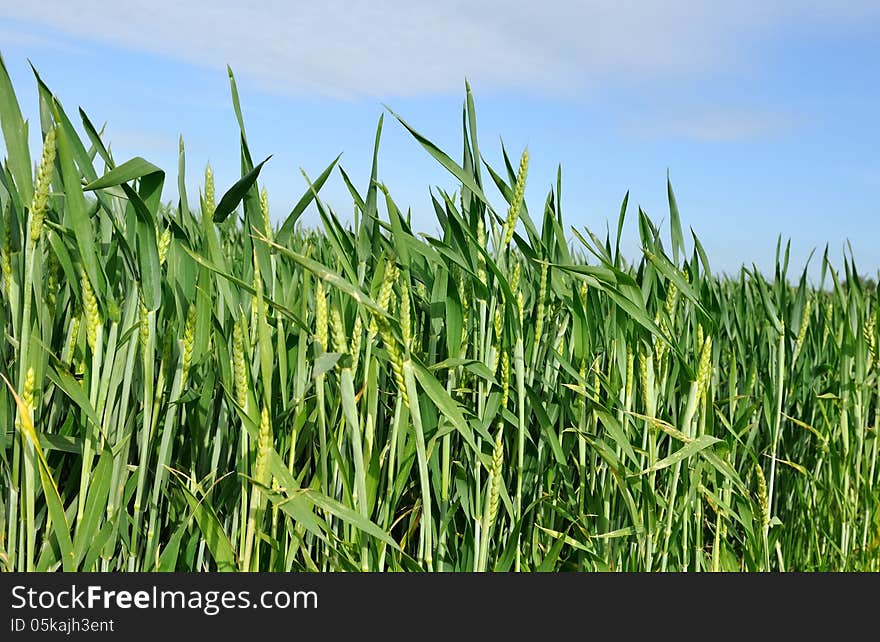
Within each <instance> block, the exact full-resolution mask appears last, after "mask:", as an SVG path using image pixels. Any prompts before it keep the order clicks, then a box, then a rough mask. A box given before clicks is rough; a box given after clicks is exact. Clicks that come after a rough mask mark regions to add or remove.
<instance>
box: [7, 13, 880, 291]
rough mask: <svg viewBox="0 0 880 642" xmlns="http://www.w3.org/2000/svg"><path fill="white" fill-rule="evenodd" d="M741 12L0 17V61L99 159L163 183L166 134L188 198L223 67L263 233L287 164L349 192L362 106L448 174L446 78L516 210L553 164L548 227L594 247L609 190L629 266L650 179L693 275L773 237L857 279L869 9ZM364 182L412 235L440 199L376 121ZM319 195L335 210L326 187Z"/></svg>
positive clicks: (228, 155)
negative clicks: (134, 165)
mask: <svg viewBox="0 0 880 642" xmlns="http://www.w3.org/2000/svg"><path fill="white" fill-rule="evenodd" d="M179 4H184V5H185V7H184V8H181V7H180V6H178V5H179ZM765 4H769V3H763V2H757V1H753V0H745V1H744V2H738V3H725V4H724V5H721V4H720V3H717V4H716V3H706V2H694V1H692V0H678V1H672V2H662V3H661V2H648V1H643V2H637V1H630V2H615V3H609V2H580V3H573V2H559V1H557V0H544V1H543V2H541V3H534V2H520V1H519V0H508V1H506V2H498V1H488V2H479V3H474V2H470V3H468V2H444V3H439V2H431V3H427V2H412V1H411V2H404V1H403V0H382V1H374V2H325V3H314V2H310V3H297V2H269V3H265V4H263V5H262V7H261V8H260V10H259V11H257V10H256V9H251V8H248V7H245V6H244V3H234V2H226V1H225V0H214V1H212V2H210V3H208V2H201V1H198V2H188V3H172V2H169V1H167V0H152V1H151V2H146V1H143V2H142V1H135V2H116V3H111V2H106V1H103V0H95V1H93V0H79V1H78V2H76V3H66V2H57V1H56V0H44V1H43V2H40V3H34V4H32V5H31V6H25V5H24V3H21V2H8V1H7V0H0V52H2V54H3V56H4V59H5V61H6V64H7V66H8V68H9V71H10V73H11V75H12V79H13V83H14V84H15V86H16V89H17V91H18V94H19V99H20V101H21V102H22V103H23V107H24V109H25V112H26V114H27V115H28V116H29V117H30V118H31V119H35V118H36V89H35V84H34V82H33V77H32V75H31V72H30V69H29V67H28V65H27V61H28V60H30V61H32V62H33V64H34V65H35V66H36V68H37V69H38V70H39V72H40V74H41V75H42V77H43V78H44V80H45V81H46V82H47V84H48V85H49V86H50V87H51V88H52V89H53V91H54V92H55V93H56V94H57V95H58V96H59V97H60V98H61V100H62V102H63V103H64V105H65V107H66V109H67V110H68V112H71V113H74V114H75V108H76V107H77V106H82V107H83V108H84V109H85V111H86V112H87V113H88V114H89V116H90V117H91V119H92V120H93V121H94V122H96V123H104V122H106V123H107V133H108V139H109V140H110V141H111V143H112V146H113V150H114V155H115V156H116V158H117V160H118V161H121V160H124V159H126V158H128V157H131V156H134V155H139V156H144V157H146V158H147V159H148V160H151V161H152V162H154V163H156V164H158V165H160V166H162V167H164V168H166V169H167V170H168V171H169V172H170V173H172V175H174V172H176V166H177V140H178V136H179V135H181V134H182V135H183V137H184V141H185V144H186V148H187V158H188V172H189V177H190V180H189V181H188V183H189V184H190V185H191V186H192V187H191V188H190V189H191V190H192V191H193V192H195V190H196V189H197V186H196V185H197V183H196V181H197V180H199V176H200V175H201V172H202V170H203V168H204V165H205V163H206V162H209V161H210V163H211V164H212V166H213V167H214V169H215V174H216V176H217V182H218V191H222V190H223V189H225V188H226V187H228V186H229V185H231V183H232V182H234V180H235V179H236V177H237V172H238V169H239V168H238V134H237V128H236V124H235V120H234V114H233V112H232V108H231V102H230V100H229V89H228V83H227V79H226V74H225V65H226V64H227V63H228V64H230V65H231V66H232V68H233V69H234V71H235V72H236V77H237V80H238V83H239V90H240V93H241V95H242V106H243V110H244V117H245V123H246V126H247V129H248V138H249V142H250V145H251V149H252V152H253V154H254V156H255V157H260V158H262V157H264V156H266V155H269V154H273V155H274V156H273V158H272V160H271V161H270V162H269V163H268V165H267V166H266V168H265V170H264V173H263V175H262V177H261V179H262V182H264V183H265V185H266V187H267V188H268V191H269V194H270V201H271V207H272V211H273V215H274V216H275V217H276V218H277V219H280V218H281V217H283V215H284V214H286V212H288V211H289V210H290V207H291V206H292V204H293V203H294V202H295V201H296V199H297V198H298V197H299V195H300V194H301V193H302V191H303V189H304V183H303V180H302V178H301V176H300V174H299V168H300V167H302V168H303V169H305V170H306V172H308V173H309V174H310V175H312V176H314V175H316V174H317V173H319V172H320V171H321V170H322V169H323V168H324V167H325V166H326V165H327V164H328V163H329V162H330V161H331V160H332V159H333V158H334V157H335V156H336V155H337V154H338V153H340V152H342V153H343V160H342V162H343V165H344V166H345V167H346V169H347V171H349V174H350V175H351V176H352V177H353V178H354V179H355V180H356V181H357V182H358V184H359V185H360V186H365V185H366V182H367V179H368V177H369V162H370V154H371V145H372V140H373V136H374V131H375V126H376V121H377V120H378V117H379V115H380V114H381V113H382V111H383V108H382V103H386V104H388V105H389V106H390V107H392V108H393V109H394V110H395V111H397V112H398V113H399V114H401V115H402V116H403V117H404V118H406V119H407V121H408V122H410V123H411V124H412V125H414V126H415V127H416V128H417V129H419V130H420V131H421V132H422V133H423V134H425V135H426V136H428V137H429V138H431V139H432V140H433V141H434V142H436V143H437V144H439V145H440V146H441V147H442V148H443V149H445V150H447V151H448V152H450V153H451V155H452V156H453V157H454V158H459V157H460V137H461V103H462V99H463V96H464V91H463V90H464V78H465V77H468V78H469V79H470V81H471V84H472V86H473V89H474V93H475V97H476V101H477V118H478V128H479V133H480V139H481V151H482V152H483V154H484V156H485V157H486V159H487V160H488V161H489V162H490V163H492V164H493V165H496V166H497V165H498V164H499V163H500V143H499V140H500V138H503V140H504V142H505V144H506V146H507V147H508V149H509V150H511V152H512V153H513V154H514V155H518V154H519V153H520V152H521V150H522V149H523V148H524V147H525V146H528V148H529V153H530V156H531V164H530V171H529V183H528V187H527V190H526V198H527V201H528V202H529V204H530V207H531V209H532V210H539V209H540V207H541V205H542V204H543V200H544V198H545V196H546V193H547V190H548V188H549V186H550V184H551V181H553V180H554V176H555V172H556V166H557V164H559V163H561V165H562V169H563V212H564V217H565V221H566V222H567V224H568V225H570V226H575V227H577V228H583V227H584V226H587V227H589V228H590V229H592V230H594V231H596V232H603V231H604V229H605V225H606V223H607V222H609V221H611V223H612V224H613V222H614V221H615V220H616V216H617V210H618V207H619V204H620V201H621V199H622V197H623V195H624V193H625V192H626V191H627V190H630V192H631V197H630V203H631V208H632V209H631V214H632V217H631V219H630V221H629V224H628V230H627V233H626V235H625V237H624V238H625V243H626V246H627V251H628V254H629V255H630V256H633V254H634V253H635V252H636V251H637V243H636V226H635V216H634V214H635V210H634V205H635V204H641V205H642V207H643V208H644V209H645V210H646V211H647V212H648V214H649V215H650V216H651V217H652V218H653V219H654V220H655V221H658V220H661V219H662V220H664V221H665V220H668V209H667V205H666V190H665V180H666V171H667V169H668V170H669V172H670V175H671V178H672V182H673V186H674V188H675V191H676V196H677V198H678V203H679V208H680V210H681V213H682V220H683V223H684V224H685V225H688V226H691V227H693V228H694V229H695V231H696V232H697V234H698V236H699V237H700V239H701V241H702V243H703V244H704V246H705V247H706V249H707V251H708V254H709V256H710V259H711V261H712V267H713V269H715V270H725V271H728V272H732V271H736V270H737V269H738V266H739V265H741V264H742V263H744V262H745V263H746V264H751V263H753V262H754V263H756V264H757V265H758V266H759V267H761V268H762V269H770V268H771V266H772V264H773V256H774V251H775V246H776V239H777V236H778V235H780V234H781V235H782V236H783V237H784V238H790V239H791V240H792V266H793V268H795V269H800V268H801V267H802V265H803V262H804V260H805V259H806V257H807V255H808V254H809V252H810V251H811V250H812V249H813V248H814V247H817V248H819V250H820V252H821V249H822V248H824V245H825V244H826V243H829V244H830V247H831V253H832V256H834V257H835V258H837V259H838V261H837V262H838V265H839V258H840V256H841V253H842V251H843V248H844V246H845V244H846V242H847V240H849V241H850V242H851V243H852V246H853V249H854V251H855V257H856V261H857V264H858V266H859V267H860V269H861V271H862V272H864V273H869V274H874V273H875V272H876V271H877V270H878V268H880V244H878V243H877V242H876V241H877V239H878V238H880V206H878V199H877V194H878V192H880V189H878V188H880V155H878V153H877V150H878V149H880V127H878V124H877V122H878V120H877V119H878V114H880V83H878V79H880V5H878V4H877V3H876V2H861V1H857V2H846V1H842V2H825V1H822V0H801V1H799V2H795V1H793V0H792V1H789V0H782V1H781V2H776V3H772V7H767V6H765ZM379 173H380V177H381V179H382V180H383V181H384V182H385V183H386V184H387V185H388V186H389V188H390V189H391V192H392V195H393V196H394V197H395V200H396V201H397V203H398V204H399V205H401V206H410V207H412V211H413V219H414V223H415V225H416V227H417V228H420V229H422V230H424V231H431V232H433V231H434V230H435V224H434V219H433V214H432V211H431V208H430V200H429V198H428V188H429V186H431V185H441V186H444V187H451V186H452V182H451V180H450V178H449V176H448V175H447V174H445V173H444V171H443V170H442V169H441V168H440V167H439V166H438V165H436V164H435V163H434V162H433V161H432V160H431V159H429V158H428V157H427V155H426V154H425V152H424V151H423V150H422V149H421V148H420V147H419V146H418V144H417V143H416V142H415V141H414V140H413V139H412V138H411V137H409V135H408V134H407V133H405V132H404V131H403V130H402V128H401V127H400V126H399V125H398V124H397V123H396V122H394V121H393V119H390V120H389V119H388V117H387V116H386V122H385V129H384V132H383V141H382V147H381V153H380V165H379ZM175 182H176V181H174V180H169V184H170V185H169V189H170V188H171V186H172V185H173V184H174V183H175ZM322 195H323V197H324V198H325V200H326V201H327V202H328V203H329V204H330V205H331V206H332V207H333V208H334V209H335V211H336V212H337V213H338V214H339V215H340V216H342V217H348V216H350V213H351V211H352V205H351V202H350V198H349V197H348V196H347V192H346V190H345V187H344V185H343V183H342V180H341V179H340V178H339V177H338V175H337V176H335V177H334V179H333V180H332V182H331V183H328V185H327V187H326V188H325V190H324V192H322ZM166 196H167V197H169V198H172V197H174V192H173V191H170V192H168V193H167V195H166ZM491 196H492V198H493V199H498V195H497V194H491ZM499 200H500V199H499ZM309 221H312V222H314V219H307V222H309Z"/></svg>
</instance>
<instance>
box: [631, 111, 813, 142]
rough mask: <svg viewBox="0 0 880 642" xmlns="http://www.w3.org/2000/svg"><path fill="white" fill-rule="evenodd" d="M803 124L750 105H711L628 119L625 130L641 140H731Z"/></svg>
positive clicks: (797, 119) (781, 130) (780, 130)
mask: <svg viewBox="0 0 880 642" xmlns="http://www.w3.org/2000/svg"><path fill="white" fill-rule="evenodd" d="M801 124H802V119H801V118H800V117H797V116H792V115H791V114H780V113H774V112H766V111H755V110H749V109H741V110H737V109H722V110H713V109H707V110H705V111H701V112H695V113H691V114H687V115H684V116H683V115H681V114H677V115H673V116H667V117H663V116H660V117H658V116H656V115H652V116H651V117H649V118H647V119H643V120H638V121H636V120H630V121H629V122H626V123H625V124H624V125H623V126H622V127H621V131H622V133H623V134H625V135H627V136H629V137H632V138H634V139H637V140H650V141H667V140H690V141H696V142H701V143H729V142H740V141H748V140H753V139H759V138H766V137H768V136H774V135H779V134H783V133H785V132H787V131H790V130H792V129H794V128H797V127H799V126H800V125H801Z"/></svg>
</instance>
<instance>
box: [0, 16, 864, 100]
mask: <svg viewBox="0 0 880 642" xmlns="http://www.w3.org/2000/svg"><path fill="white" fill-rule="evenodd" d="M0 7H2V8H3V10H4V14H5V15H6V16H8V17H10V18H14V19H18V20H23V21H27V22H30V23H33V24H35V25H41V26H43V27H50V28H52V29H55V30H57V31H59V32H60V33H64V34H69V35H70V36H73V37H76V38H82V39H86V40H91V41H102V42H105V43H108V44H112V45H115V46H118V47H122V48H126V49H131V50H136V51H144V52H151V53H154V54H159V55H163V56H168V57H171V58H174V59H179V60H183V61H186V62H189V63H192V64H196V65H200V66H206V67H210V68H217V67H220V68H222V66H223V65H224V64H226V63H227V62H230V63H233V64H234V65H235V68H236V70H237V71H238V73H239V74H240V75H244V76H246V77H248V78H249V79H252V80H253V81H255V82H257V83H259V84H260V85H261V86H262V87H263V88H265V89H267V90H270V91H273V92H276V93H293V94H302V93H317V94H320V95H325V96H326V95H331V96H349V97H358V96H365V95H366V96H375V95H383V96H388V95H418V94H426V93H444V92H448V91H457V90H459V89H460V85H461V81H462V78H463V77H464V76H465V75H467V76H469V77H470V78H472V79H473V80H475V81H477V82H479V83H480V86H481V87H482V88H484V89H488V88H496V89H515V90H522V89H526V90H532V91H542V90H551V91H555V92H567V91H580V90H583V89H585V88H589V87H591V86H595V85H597V84H600V83H602V82H603V81H607V80H608V79H615V78H619V77H636V78H638V77H640V76H644V75H646V74H651V75H654V76H657V75H661V76H662V75H666V74H670V75H676V74H693V73H700V72H705V71H707V70H712V69H717V68H719V67H730V66H731V65H734V66H735V65H742V64H750V63H751V62H753V60H751V57H750V56H751V54H750V53H749V46H750V44H752V43H754V41H755V40H757V39H761V38H767V37H769V35H768V34H769V33H770V31H769V30H770V29H772V28H773V27H774V26H777V25H780V24H785V25H786V26H792V25H799V24H807V23H812V24H821V25H822V27H823V28H824V29H833V28H834V27H835V25H843V24H851V23H852V22H853V21H857V20H865V19H866V18H867V17H870V18H872V19H873V18H877V17H878V16H880V6H878V5H877V3H876V2H866V1H846V0H842V1H838V2H834V1H829V0H807V1H803V0H801V1H797V0H783V1H781V2H776V3H765V2H763V1H760V0H744V1H743V2H737V3H729V4H727V5H720V6H719V4H718V3H712V2H701V1H697V0H672V1H666V2H660V1H652V0H644V1H635V0H622V1H619V2H616V3H608V2H601V1H588V2H579V3H573V2H569V1H566V0H543V1H542V2H540V3H536V2H533V1H532V0H506V1H502V0H487V1H484V2H479V3H472V2H466V1H464V0H451V1H449V2H442V3H440V2H434V1H431V2H415V1H412V0H372V1H365V0H353V1H351V0H349V1H343V0H327V1H325V2H287V1H284V0H272V1H270V2H264V3H259V4H258V5H248V4H246V3H241V2H232V1H231V0H211V1H210V2H205V1H201V0H199V1H193V2H186V3H179V2H172V1H171V0H149V1H148V0H132V1H129V2H125V3H120V2H116V1H112V2H111V1H107V0H79V1H78V2H75V3H71V2H67V1H62V0H43V1H42V2H40V3H23V2H20V1H19V0H0Z"/></svg>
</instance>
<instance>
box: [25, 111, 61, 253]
mask: <svg viewBox="0 0 880 642" xmlns="http://www.w3.org/2000/svg"><path fill="white" fill-rule="evenodd" d="M54 169H55V128H54V127H52V128H50V129H49V131H48V132H46V139H45V140H44V141H43V156H42V159H41V160H40V167H39V169H38V170H37V180H36V182H35V185H34V200H33V203H32V204H31V211H30V216H31V229H30V234H31V240H30V242H31V247H33V245H34V244H36V242H37V241H39V239H40V234H41V232H42V230H43V219H44V217H45V216H46V206H47V205H48V202H49V186H50V185H51V183H52V173H53V171H54Z"/></svg>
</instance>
